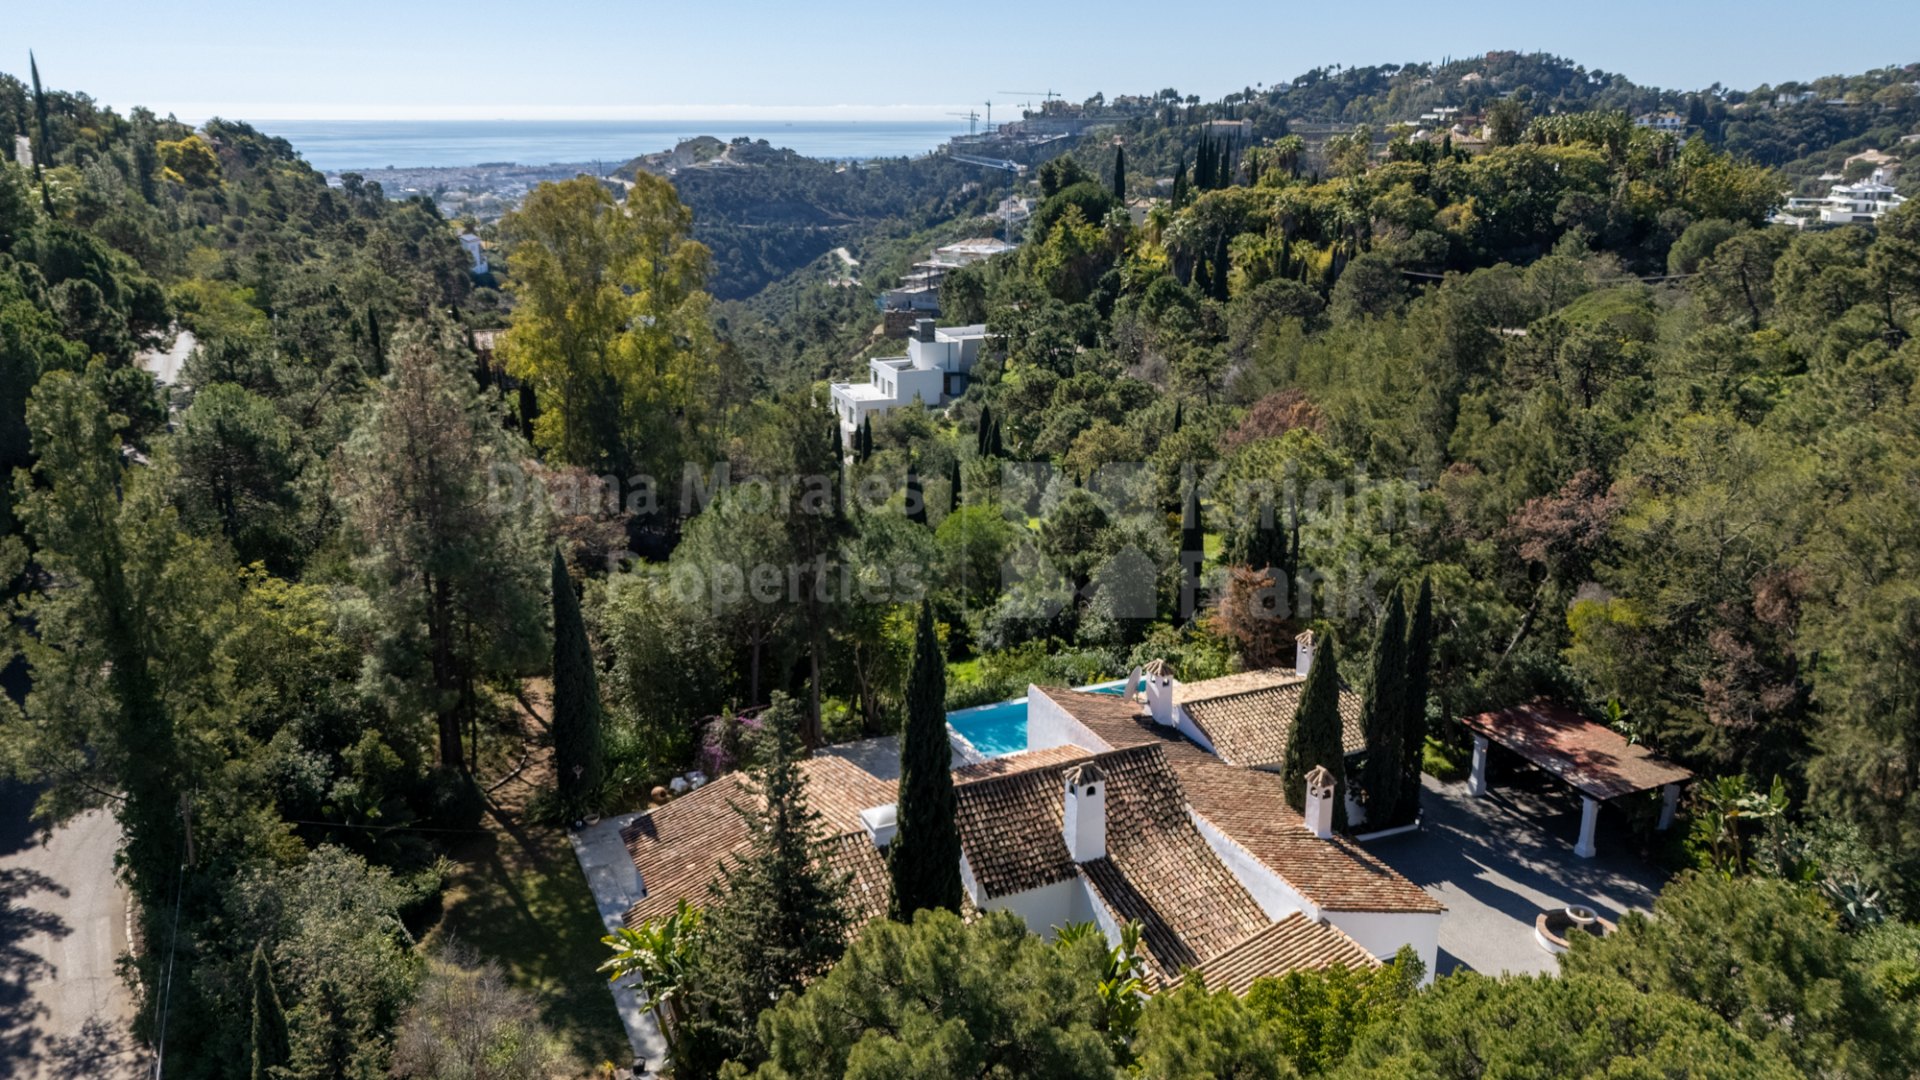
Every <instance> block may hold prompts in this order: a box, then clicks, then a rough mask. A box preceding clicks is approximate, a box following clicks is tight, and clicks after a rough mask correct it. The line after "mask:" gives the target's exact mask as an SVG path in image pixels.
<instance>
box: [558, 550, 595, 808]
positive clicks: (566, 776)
mask: <svg viewBox="0 0 1920 1080" xmlns="http://www.w3.org/2000/svg"><path fill="white" fill-rule="evenodd" d="M603 757H604V748H603V745H602V741H601V733H600V679H599V676H598V674H597V673H596V672H595V671H594V664H593V646H592V645H591V644H589V643H588V641H587V627H586V623H585V622H583V621H582V620H581V618H580V599H579V597H577V596H575V595H574V594H573V579H572V578H571V577H569V576H568V574H567V561H566V560H565V559H563V558H561V556H560V551H559V549H558V548H556V549H554V552H553V768H554V773H555V777H556V779H557V780H558V783H559V788H560V797H561V801H562V802H563V803H564V804H565V805H566V807H567V809H568V811H569V812H570V813H576V812H579V811H581V810H583V809H585V808H586V807H587V806H588V804H589V803H590V802H591V801H592V799H593V795H594V792H596V791H597V790H599V787H600V779H601V770H602V768H603V765H602V760H603Z"/></svg>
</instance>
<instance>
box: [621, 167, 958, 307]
mask: <svg viewBox="0 0 1920 1080" xmlns="http://www.w3.org/2000/svg"><path fill="white" fill-rule="evenodd" d="M628 165H629V170H628V171H629V172H630V171H631V169H633V168H642V169H646V170H648V171H650V172H654V173H657V174H659V175H664V176H667V177H669V178H670V179H671V180H672V181H673V185H674V188H675V189H676V190H677V191H678V192H679V193H680V198H681V201H683V202H685V203H686V204H687V205H688V206H690V207H692V208H693V217H694V226H693V234H694V237H695V238H696V239H698V240H700V241H701V242H703V243H705V244H706V245H707V246H708V247H709V248H711V249H712V250H713V257H714V264H713V293H714V296H716V297H717V298H719V299H722V300H728V299H740V298H744V297H748V296H752V295H753V294H755V293H757V292H759V291H760V290H761V289H763V288H765V287H766V286H767V285H769V284H772V283H773V282H775V281H778V280H780V279H781V278H783V277H785V276H787V275H788V274H791V273H792V272H794V271H795V270H797V269H799V268H801V267H803V266H806V265H807V264H808V263H811V262H813V261H814V260H815V259H817V258H819V257H820V256H821V255H823V254H825V253H826V252H828V251H830V250H832V249H833V248H835V247H838V246H841V245H853V246H854V247H856V248H864V243H863V241H865V240H866V239H867V238H868V237H869V236H872V235H874V234H876V233H878V234H886V233H898V232H912V231H915V230H918V229H923V228H926V227H927V226H929V225H931V224H934V223H936V222H939V221H945V220H948V219H950V218H953V217H955V216H958V215H962V214H977V213H981V212H983V211H984V210H986V209H987V208H988V206H989V205H990V204H989V202H988V198H989V196H988V190H987V189H988V188H989V187H990V186H991V185H986V184H983V183H982V182H981V181H982V180H983V179H984V178H985V175H986V174H983V173H982V171H981V170H980V169H978V168H977V167H975V166H971V165H964V164H961V163H959V162H955V161H952V160H950V159H948V158H945V157H921V158H912V159H908V158H894V159H878V160H873V161H866V162H862V163H860V164H857V165H846V164H840V163H836V162H828V161H819V160H815V159H813V158H809V157H803V156H802V155H800V154H797V153H795V152H794V151H792V150H787V149H778V148H775V147H773V146H770V145H769V144H768V143H767V142H766V140H764V139H762V140H758V141H750V140H748V139H746V138H744V137H742V138H739V139H736V140H734V141H733V142H732V143H730V144H723V143H721V142H719V140H717V139H712V138H702V139H696V140H691V141H690V142H688V143H684V144H682V145H681V146H680V147H679V148H677V149H676V150H675V151H672V152H668V153H663V154H650V155H647V156H645V157H641V158H636V159H635V160H634V161H632V162H629V163H628Z"/></svg>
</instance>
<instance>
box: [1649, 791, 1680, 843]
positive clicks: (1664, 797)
mask: <svg viewBox="0 0 1920 1080" xmlns="http://www.w3.org/2000/svg"><path fill="white" fill-rule="evenodd" d="M1679 808H1680V785H1679V784H1668V785H1667V786H1666V787H1664V788H1661V789H1660V824H1658V825H1656V826H1654V828H1657V829H1659V830H1660V831H1661V832H1665V831H1666V830H1668V829H1671V828H1673V814H1674V811H1675V810H1678V809H1679Z"/></svg>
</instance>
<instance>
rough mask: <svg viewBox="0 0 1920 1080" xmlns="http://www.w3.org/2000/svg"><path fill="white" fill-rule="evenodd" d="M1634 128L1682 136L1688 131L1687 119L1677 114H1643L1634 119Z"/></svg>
mask: <svg viewBox="0 0 1920 1080" xmlns="http://www.w3.org/2000/svg"><path fill="white" fill-rule="evenodd" d="M1633 126H1634V127H1643V128H1652V129H1653V130H1655V131H1664V132H1667V133H1668V134H1671V135H1680V134H1684V133H1685V132H1686V130H1687V119H1686V117H1684V116H1681V115H1680V114H1679V113H1676V112H1657V113H1641V114H1640V115H1639V116H1636V117H1634V118H1633Z"/></svg>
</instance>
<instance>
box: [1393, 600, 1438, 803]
mask: <svg viewBox="0 0 1920 1080" xmlns="http://www.w3.org/2000/svg"><path fill="white" fill-rule="evenodd" d="M1432 668H1433V579H1432V578H1431V577H1423V578H1421V579H1420V594H1419V597H1418V598H1417V599H1416V600H1415V601H1414V603H1413V619H1412V620H1411V621H1410V622H1409V623H1408V624H1407V686H1406V703H1407V715H1406V719H1405V721H1404V722H1403V725H1402V728H1401V734H1402V737H1403V740H1404V741H1403V742H1402V743H1401V746H1402V749H1401V751H1400V757H1401V761H1400V766H1401V770H1402V771H1401V775H1402V777H1403V779H1402V781H1401V787H1400V816H1401V817H1402V818H1403V819H1405V820H1408V821H1411V820H1413V819H1414V818H1415V817H1417V816H1418V815H1419V813H1420V763H1421V761H1422V759H1423V758H1424V757H1425V755H1426V749H1427V695H1428V694H1429V693H1431V692H1432V688H1433V671H1432Z"/></svg>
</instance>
